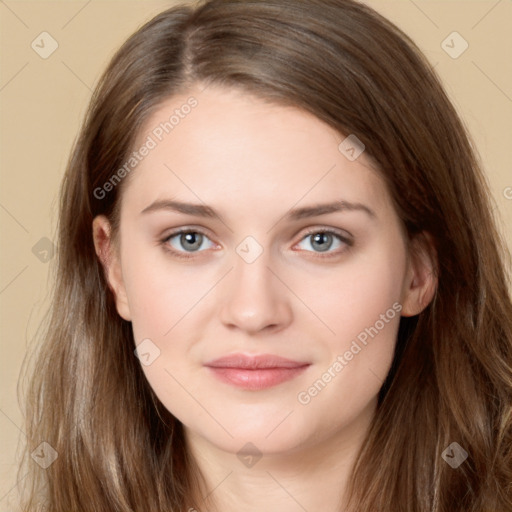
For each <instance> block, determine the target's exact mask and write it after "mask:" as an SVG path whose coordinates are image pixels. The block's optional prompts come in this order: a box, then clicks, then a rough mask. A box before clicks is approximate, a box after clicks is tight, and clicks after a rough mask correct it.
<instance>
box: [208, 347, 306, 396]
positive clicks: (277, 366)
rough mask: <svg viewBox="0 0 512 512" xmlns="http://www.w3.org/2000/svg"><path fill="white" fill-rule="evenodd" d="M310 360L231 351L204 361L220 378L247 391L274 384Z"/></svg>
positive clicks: (287, 379)
mask: <svg viewBox="0 0 512 512" xmlns="http://www.w3.org/2000/svg"><path fill="white" fill-rule="evenodd" d="M310 365H311V363H308V362H303V361H294V360H292V359H286V358H284V357H280V356H275V355H270V354H260V355H246V354H231V355H228V356H225V357H221V358H219V359H215V360H213V361H209V362H207V363H205V366H206V367H207V368H209V369H210V371H211V372H212V373H213V374H214V375H215V377H217V378H218V379H219V380H221V381H223V382H225V383H228V384H231V385H233V386H236V387H238V388H242V389H247V390H253V391H256V390H262V389H267V388H271V387H273V386H277V385H278V384H281V383H283V382H286V381H289V380H291V379H293V378H295V377H296V376H298V375H299V374H301V373H302V372H303V371H304V370H306V368H308V367H309V366H310Z"/></svg>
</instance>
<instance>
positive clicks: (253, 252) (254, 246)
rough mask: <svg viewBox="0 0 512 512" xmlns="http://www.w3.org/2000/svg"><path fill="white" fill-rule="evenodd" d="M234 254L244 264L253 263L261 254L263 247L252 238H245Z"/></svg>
mask: <svg viewBox="0 0 512 512" xmlns="http://www.w3.org/2000/svg"><path fill="white" fill-rule="evenodd" d="M236 252H237V254H238V255H239V256H240V257H241V258H242V259H243V260H244V261H245V262H246V263H254V262H255V261H256V260H257V259H258V258H259V257H260V256H261V254H262V253H263V247H262V246H261V245H260V244H259V243H258V241H257V240H256V239H255V238H254V237H253V236H247V237H245V238H244V239H243V240H242V241H241V242H240V243H239V244H238V245H237V247H236Z"/></svg>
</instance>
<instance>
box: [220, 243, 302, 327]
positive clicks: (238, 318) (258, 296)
mask: <svg viewBox="0 0 512 512" xmlns="http://www.w3.org/2000/svg"><path fill="white" fill-rule="evenodd" d="M221 300H222V306H221V312H220V319H221V321H222V323H223V324H224V325H225V326H226V327H227V328H228V329H231V330H236V329H239V330H241V331H244V332H246V333H247V334H257V333H259V332H263V331H268V332H276V331H280V330H282V329H284V328H286V327H287V326H288V325H289V324H290V323H291V321H292V309H291V305H290V302H289V300H290V297H289V292H288V293H287V288H286V287H285V286H284V285H283V283H282V282H280V280H279V279H277V278H276V277H275V275H274V272H273V271H271V270H270V268H269V261H268V260H267V258H266V257H265V253H263V255H261V256H260V257H259V258H258V259H257V260H256V261H254V262H252V263H247V262H245V261H244V260H243V259H241V258H239V259H238V260H237V261H236V262H235V266H234V269H233V272H231V276H230V279H229V280H228V282H227V283H226V287H225V288H224V290H223V293H222V299H221Z"/></svg>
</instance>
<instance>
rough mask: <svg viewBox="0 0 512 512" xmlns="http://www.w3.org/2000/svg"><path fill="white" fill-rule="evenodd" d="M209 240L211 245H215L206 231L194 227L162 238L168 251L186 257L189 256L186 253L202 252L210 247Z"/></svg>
mask: <svg viewBox="0 0 512 512" xmlns="http://www.w3.org/2000/svg"><path fill="white" fill-rule="evenodd" d="M207 242H210V244H211V247H214V246H215V244H214V243H213V242H212V241H211V240H210V239H209V238H208V237H207V236H206V235H205V234H204V233H201V232H200V231H197V230H192V229H188V230H187V229H182V230H180V231H176V232H174V233H171V234H170V235H168V236H167V237H166V238H164V239H163V240H162V244H163V245H164V247H165V248H166V249H167V250H168V251H170V252H172V253H174V254H176V255H177V256H181V257H184V258H187V257H189V256H187V254H186V253H196V252H202V251H203V250H204V249H208V243H207Z"/></svg>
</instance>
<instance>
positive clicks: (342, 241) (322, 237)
mask: <svg viewBox="0 0 512 512" xmlns="http://www.w3.org/2000/svg"><path fill="white" fill-rule="evenodd" d="M353 243H354V242H353V241H352V240H351V239H350V238H349V237H347V236H344V235H342V234H340V233H338V232H336V231H333V230H329V229H317V230H315V231H310V232H309V233H308V234H307V235H306V236H305V237H304V238H303V239H302V240H301V241H300V242H299V243H298V244H297V246H299V247H300V246H301V244H303V245H302V249H305V250H307V251H310V252H316V253H328V254H329V255H337V254H340V253H342V252H343V251H344V250H346V248H347V247H351V246H352V245H353ZM304 244H305V247H304ZM336 249H341V250H336Z"/></svg>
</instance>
